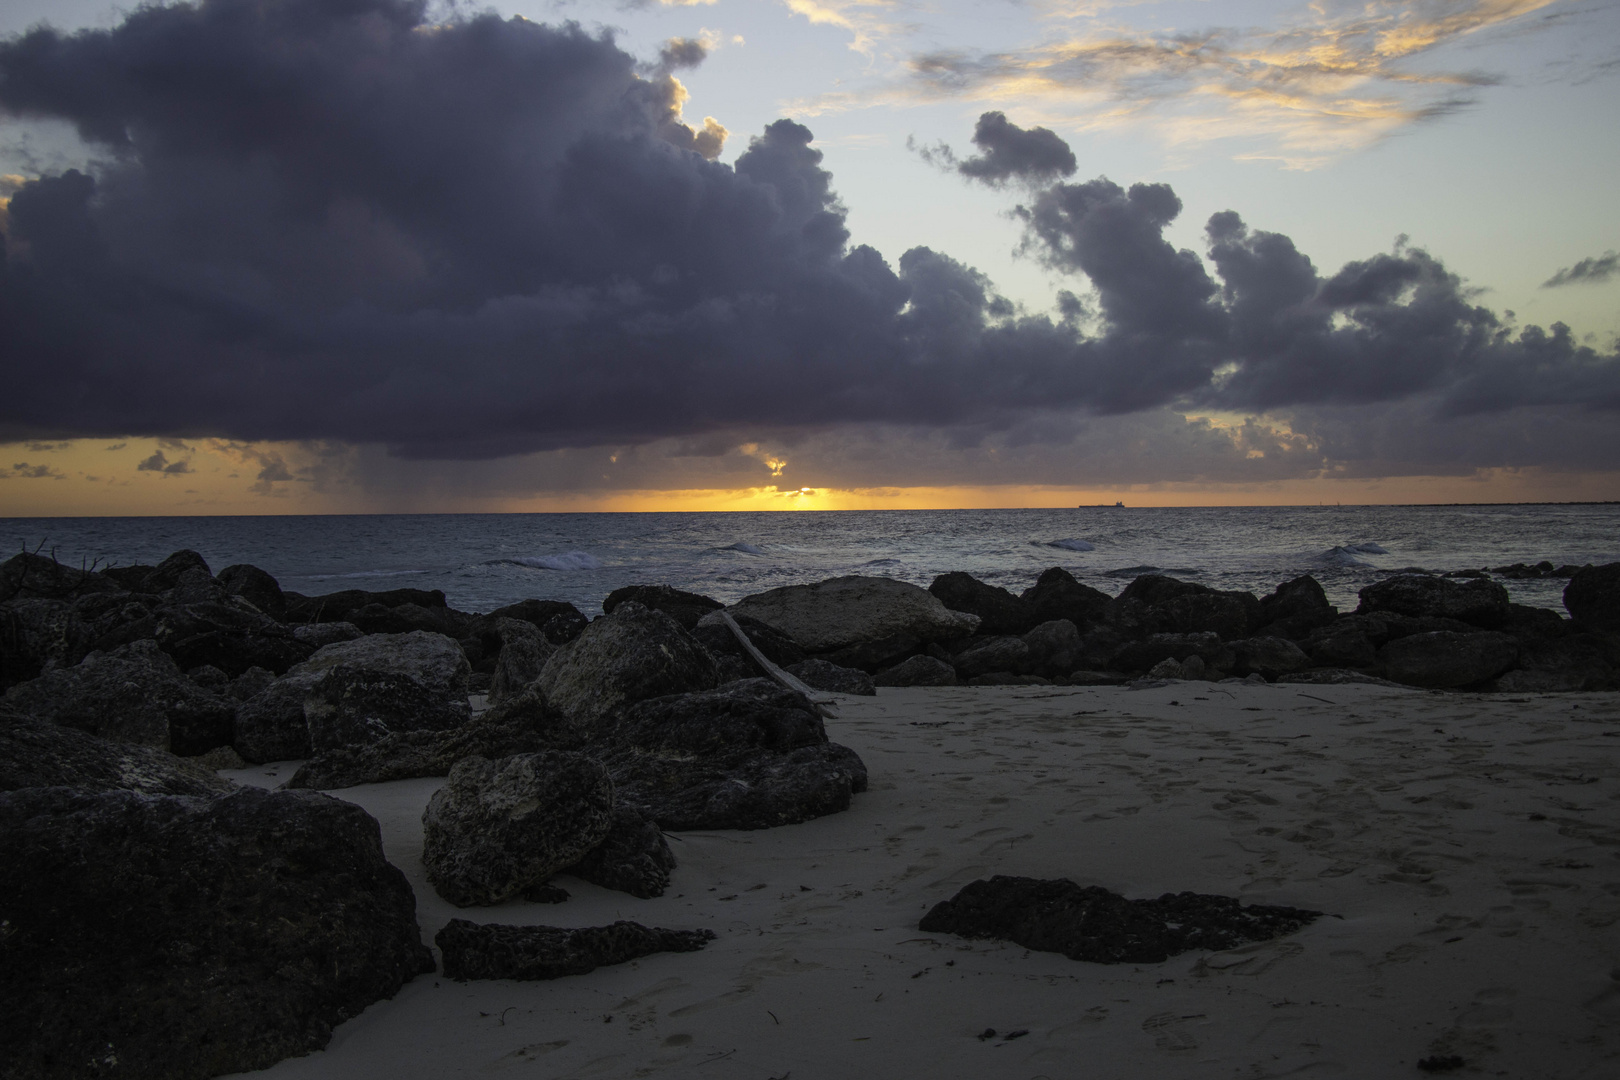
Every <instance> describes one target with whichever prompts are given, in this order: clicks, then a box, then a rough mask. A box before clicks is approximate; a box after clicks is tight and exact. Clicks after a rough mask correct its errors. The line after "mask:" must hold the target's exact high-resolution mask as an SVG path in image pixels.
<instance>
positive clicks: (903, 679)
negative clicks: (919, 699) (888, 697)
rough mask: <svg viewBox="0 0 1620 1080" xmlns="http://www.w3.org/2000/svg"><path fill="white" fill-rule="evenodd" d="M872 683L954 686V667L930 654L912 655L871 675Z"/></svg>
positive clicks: (883, 684) (881, 684)
mask: <svg viewBox="0 0 1620 1080" xmlns="http://www.w3.org/2000/svg"><path fill="white" fill-rule="evenodd" d="M872 685H873V686H955V685H956V669H955V668H953V667H952V666H951V665H949V664H947V663H945V661H943V660H936V659H935V658H934V657H932V656H913V657H912V658H911V659H910V660H907V661H905V662H904V663H902V664H897V665H896V666H894V667H892V668H890V669H889V670H887V671H882V672H879V673H878V674H877V675H875V676H873V677H872Z"/></svg>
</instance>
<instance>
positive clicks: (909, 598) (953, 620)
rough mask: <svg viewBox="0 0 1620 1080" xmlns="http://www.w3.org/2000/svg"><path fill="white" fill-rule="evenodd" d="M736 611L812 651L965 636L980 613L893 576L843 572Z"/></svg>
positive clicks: (754, 599) (751, 599)
mask: <svg viewBox="0 0 1620 1080" xmlns="http://www.w3.org/2000/svg"><path fill="white" fill-rule="evenodd" d="M730 611H731V613H732V614H733V615H748V616H751V617H753V618H756V619H758V620H759V621H761V622H763V623H765V624H767V625H769V626H772V627H774V628H775V629H777V630H779V631H781V632H782V633H784V634H786V635H787V636H789V637H791V638H792V639H793V640H794V641H796V642H798V643H799V644H800V645H801V646H803V647H804V648H805V649H807V650H809V651H811V652H830V651H832V650H834V649H842V648H844V647H846V646H849V645H853V644H855V643H856V642H859V641H878V640H881V639H883V638H887V637H891V636H893V635H896V634H910V635H912V636H913V637H915V638H917V639H918V640H919V641H923V642H928V641H947V640H950V639H952V638H959V637H966V636H967V635H968V634H971V633H973V631H974V629H975V628H976V627H977V626H978V625H979V619H978V616H976V615H969V614H966V613H965V612H960V611H951V610H949V609H947V608H946V607H945V605H944V604H942V603H940V602H939V600H938V599H937V598H936V597H935V596H934V595H933V594H932V593H930V592H929V591H928V590H926V589H923V588H920V587H918V586H916V585H910V584H907V583H906V582H903V581H894V580H892V579H890V578H874V577H840V578H832V579H829V580H827V581H821V582H817V583H816V584H814V585H787V586H783V587H782V588H779V589H771V590H770V591H768V592H763V593H757V594H755V595H753V596H748V597H744V598H743V599H742V600H740V601H738V602H737V603H736V604H734V605H732V607H731V608H730Z"/></svg>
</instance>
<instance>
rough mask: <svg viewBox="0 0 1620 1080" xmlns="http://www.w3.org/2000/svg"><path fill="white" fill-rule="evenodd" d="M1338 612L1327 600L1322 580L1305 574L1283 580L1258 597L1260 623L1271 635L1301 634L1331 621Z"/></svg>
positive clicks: (1300, 635)
mask: <svg viewBox="0 0 1620 1080" xmlns="http://www.w3.org/2000/svg"><path fill="white" fill-rule="evenodd" d="M1338 613H1339V609H1338V608H1336V607H1334V606H1333V605H1332V604H1330V603H1328V598H1327V593H1326V592H1324V591H1323V589H1322V583H1321V582H1319V581H1317V580H1316V579H1315V578H1313V577H1312V576H1311V575H1309V574H1304V575H1301V576H1300V577H1297V578H1293V579H1291V580H1289V581H1285V582H1283V583H1282V584H1281V585H1278V586H1277V587H1276V589H1274V590H1272V591H1271V592H1270V593H1268V594H1266V595H1265V596H1262V597H1261V598H1260V622H1261V624H1262V626H1264V627H1267V628H1268V629H1269V632H1270V634H1271V636H1273V637H1286V638H1300V637H1303V636H1304V635H1306V634H1308V633H1310V632H1311V631H1312V630H1315V629H1316V628H1317V627H1319V626H1325V625H1326V624H1327V623H1329V622H1332V621H1333V618H1334V616H1336V615H1338Z"/></svg>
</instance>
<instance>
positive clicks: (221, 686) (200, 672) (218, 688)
mask: <svg viewBox="0 0 1620 1080" xmlns="http://www.w3.org/2000/svg"><path fill="white" fill-rule="evenodd" d="M259 670H260V671H263V670H264V669H263V668H260V669H259ZM186 678H188V679H190V680H191V681H192V682H193V683H195V684H196V685H197V686H200V687H202V688H203V689H204V690H207V691H208V692H209V693H211V694H221V695H224V696H229V695H230V692H231V677H230V676H229V675H227V674H225V673H224V672H223V671H221V670H219V668H217V667H215V666H214V665H212V664H204V665H203V666H202V667H194V668H192V669H191V670H190V671H188V672H186Z"/></svg>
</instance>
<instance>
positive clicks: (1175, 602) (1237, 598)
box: [1152, 578, 1263, 641]
mask: <svg viewBox="0 0 1620 1080" xmlns="http://www.w3.org/2000/svg"><path fill="white" fill-rule="evenodd" d="M1165 580H1166V581H1169V580H1171V579H1169V578H1166V579H1165ZM1183 584H1184V583H1183ZM1152 606H1153V609H1154V611H1155V612H1157V613H1158V614H1159V616H1160V617H1161V618H1162V619H1163V620H1164V625H1165V627H1166V628H1167V629H1168V630H1169V631H1170V632H1172V633H1177V634H1197V633H1204V632H1208V633H1214V634H1219V635H1220V637H1221V640H1222V641H1236V640H1238V639H1239V638H1244V637H1247V636H1248V635H1249V634H1250V633H1252V632H1253V631H1254V630H1255V629H1257V628H1258V627H1259V625H1260V622H1261V620H1262V617H1263V616H1262V610H1261V607H1260V601H1259V600H1256V599H1255V598H1254V596H1253V594H1251V593H1246V592H1235V591H1234V592H1216V591H1215V590H1213V589H1211V590H1206V591H1202V592H1185V593H1181V594H1180V595H1176V596H1172V597H1170V598H1169V599H1167V600H1164V601H1162V602H1160V603H1157V604H1154V605H1152Z"/></svg>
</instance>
